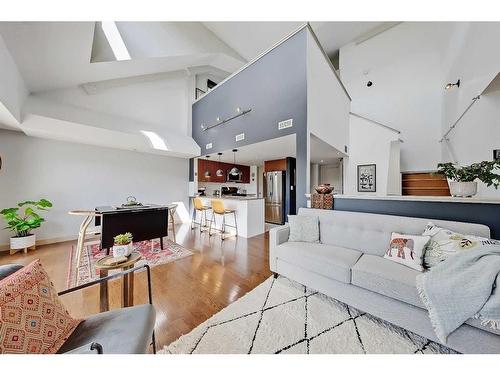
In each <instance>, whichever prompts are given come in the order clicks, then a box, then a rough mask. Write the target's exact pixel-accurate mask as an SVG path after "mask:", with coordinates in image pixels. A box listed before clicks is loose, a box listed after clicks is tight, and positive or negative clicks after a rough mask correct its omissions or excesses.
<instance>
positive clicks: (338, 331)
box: [161, 277, 455, 354]
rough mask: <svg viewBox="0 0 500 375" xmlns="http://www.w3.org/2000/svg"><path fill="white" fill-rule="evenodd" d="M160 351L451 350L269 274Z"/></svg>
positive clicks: (407, 351)
mask: <svg viewBox="0 0 500 375" xmlns="http://www.w3.org/2000/svg"><path fill="white" fill-rule="evenodd" d="M161 353H165V354H191V353H192V354H203V353H213V354H230V353H231V354H232V353H234V354H266V353H269V354H271V353H276V354H285V353H292V354H320V353H324V354H336V353H339V354H340V353H342V354H367V353H388V354H389V353H394V354H412V353H415V354H418V353H420V354H438V353H446V354H451V353H455V352H454V351H453V350H451V349H449V348H446V347H444V346H442V345H440V344H438V343H435V342H432V341H430V340H428V339H425V338H423V337H421V336H418V335H416V334H414V333H411V332H409V331H406V330H404V329H402V328H399V327H396V326H394V325H392V324H390V323H387V322H385V321H383V320H380V319H377V318H375V317H373V316H371V315H369V314H366V313H364V312H361V311H358V310H356V309H354V308H352V307H349V306H348V305H346V304H343V303H341V302H339V301H337V300H334V299H332V298H330V297H327V296H325V295H322V294H321V293H318V292H315V291H313V290H310V289H309V288H307V287H305V286H303V285H300V284H298V283H295V282H293V281H291V280H289V279H287V278H285V277H279V278H278V279H274V278H272V277H271V278H269V279H267V280H266V281H265V282H263V283H262V284H261V285H259V286H257V287H256V288H255V289H254V290H252V291H250V292H249V293H247V294H246V295H245V296H243V297H242V298H240V299H239V300H237V301H236V302H234V303H232V304H231V305H229V306H228V307H226V308H225V309H223V310H222V311H220V312H219V313H217V314H215V315H214V316H213V317H211V318H210V319H208V320H207V321H206V322H204V323H203V324H201V325H199V326H198V327H196V328H195V329H194V330H193V331H191V332H190V333H188V334H187V335H184V336H182V337H180V338H179V339H178V340H177V341H175V342H173V343H172V344H170V345H168V346H166V347H165V348H163V350H162V351H161Z"/></svg>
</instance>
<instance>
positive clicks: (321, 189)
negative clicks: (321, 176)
mask: <svg viewBox="0 0 500 375" xmlns="http://www.w3.org/2000/svg"><path fill="white" fill-rule="evenodd" d="M314 190H316V192H317V193H318V194H331V192H332V191H333V186H330V184H320V185H318V186H316V187H315V188H314Z"/></svg>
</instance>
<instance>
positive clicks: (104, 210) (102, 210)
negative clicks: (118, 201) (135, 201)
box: [95, 203, 168, 214]
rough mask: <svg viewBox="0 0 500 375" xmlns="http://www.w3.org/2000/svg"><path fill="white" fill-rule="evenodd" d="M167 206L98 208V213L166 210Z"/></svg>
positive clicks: (145, 205) (146, 205) (147, 205)
mask: <svg viewBox="0 0 500 375" xmlns="http://www.w3.org/2000/svg"><path fill="white" fill-rule="evenodd" d="M165 209H168V206H167V205H159V204H149V203H148V204H144V205H143V206H133V207H122V206H99V207H96V209H95V210H96V212H97V213H99V214H119V213H121V212H138V211H151V210H165Z"/></svg>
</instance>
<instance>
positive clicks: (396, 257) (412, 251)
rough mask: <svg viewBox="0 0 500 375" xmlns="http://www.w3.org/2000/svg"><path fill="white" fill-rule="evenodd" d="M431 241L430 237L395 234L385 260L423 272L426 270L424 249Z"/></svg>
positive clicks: (392, 236)
mask: <svg viewBox="0 0 500 375" xmlns="http://www.w3.org/2000/svg"><path fill="white" fill-rule="evenodd" d="M429 239H430V237H429V236H415V235H410V234H401V233H394V232H393V233H392V235H391V242H390V244H389V248H388V249H387V251H386V253H385V255H384V258H386V259H389V260H392V261H393V262H396V263H400V264H402V265H404V266H407V267H410V268H413V269H414V270H417V271H421V272H422V271H423V270H424V267H423V263H424V249H425V245H427V243H428V242H429Z"/></svg>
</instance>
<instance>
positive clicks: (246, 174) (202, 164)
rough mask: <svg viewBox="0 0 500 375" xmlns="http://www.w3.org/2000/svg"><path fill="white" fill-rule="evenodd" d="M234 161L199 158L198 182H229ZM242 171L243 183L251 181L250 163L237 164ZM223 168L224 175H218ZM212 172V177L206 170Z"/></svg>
mask: <svg viewBox="0 0 500 375" xmlns="http://www.w3.org/2000/svg"><path fill="white" fill-rule="evenodd" d="M233 165H234V164H233V163H222V162H221V163H219V162H218V161H214V160H206V159H198V182H218V183H224V182H227V173H228V171H229V170H230V169H231V168H232V167H233ZM236 166H237V167H238V168H239V170H240V171H241V173H242V174H241V183H244V184H249V183H250V177H251V176H250V167H249V166H248V165H240V164H236ZM219 168H220V169H222V172H223V173H222V176H217V170H218V169H219ZM207 171H208V172H210V177H207V176H205V172H207Z"/></svg>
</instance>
